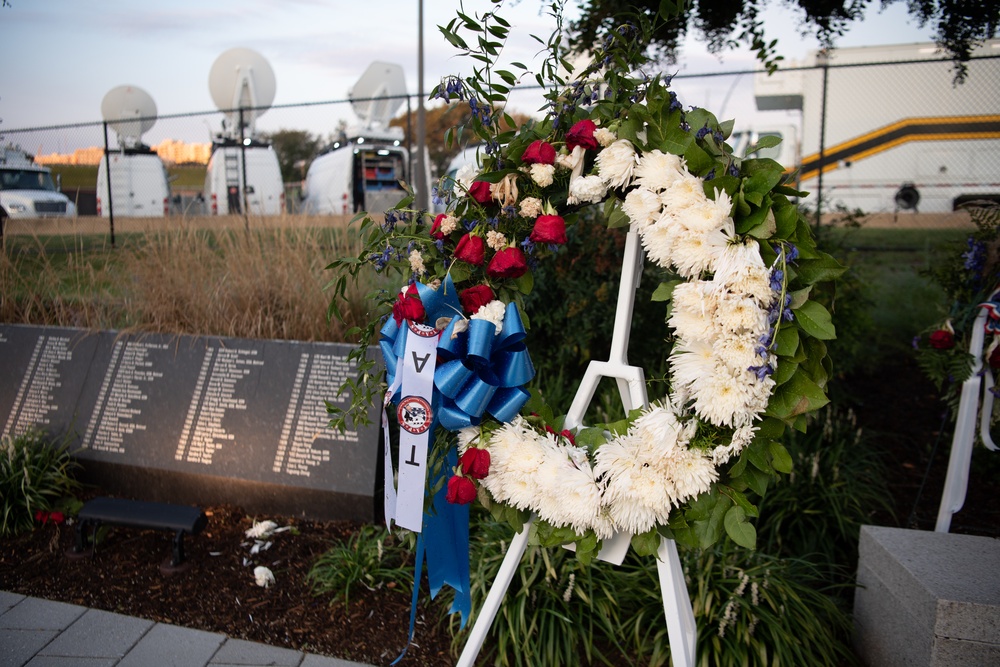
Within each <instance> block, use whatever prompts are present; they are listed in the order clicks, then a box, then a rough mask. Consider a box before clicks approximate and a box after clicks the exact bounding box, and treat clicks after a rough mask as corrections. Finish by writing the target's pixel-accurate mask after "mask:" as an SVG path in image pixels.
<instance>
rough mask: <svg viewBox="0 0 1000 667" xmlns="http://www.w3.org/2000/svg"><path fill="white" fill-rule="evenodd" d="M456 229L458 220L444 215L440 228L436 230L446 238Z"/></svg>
mask: <svg viewBox="0 0 1000 667" xmlns="http://www.w3.org/2000/svg"><path fill="white" fill-rule="evenodd" d="M456 229H458V218H456V217H455V216H453V215H446V216H445V217H443V218H441V226H440V227H439V228H438V230H439V231H440V232H441V233H442V234H444V235H445V236H447V235H448V234H451V233H452V232H453V231H455V230H456Z"/></svg>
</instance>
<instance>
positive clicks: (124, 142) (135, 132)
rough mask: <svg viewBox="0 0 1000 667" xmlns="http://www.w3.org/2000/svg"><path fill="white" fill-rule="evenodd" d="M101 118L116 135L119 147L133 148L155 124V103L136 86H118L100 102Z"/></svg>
mask: <svg viewBox="0 0 1000 667" xmlns="http://www.w3.org/2000/svg"><path fill="white" fill-rule="evenodd" d="M101 116H102V117H103V118H104V120H105V121H107V123H108V126H109V127H110V128H111V129H112V130H114V132H115V134H117V135H118V143H119V144H120V145H121V146H123V147H125V148H135V147H136V146H138V145H139V141H140V139H142V135H143V134H145V133H146V132H148V131H149V128H151V127H153V125H155V124H156V102H154V101H153V98H152V97H150V95H149V93H147V92H146V91H145V90H143V89H142V88H139V87H138V86H118V87H117V88H112V89H111V90H109V91H108V93H107V94H106V95H105V96H104V99H103V100H101Z"/></svg>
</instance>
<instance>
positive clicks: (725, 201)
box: [676, 190, 733, 232]
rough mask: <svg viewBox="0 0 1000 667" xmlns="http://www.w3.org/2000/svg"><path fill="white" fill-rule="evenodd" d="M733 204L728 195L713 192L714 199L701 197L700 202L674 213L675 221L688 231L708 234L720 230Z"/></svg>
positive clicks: (717, 191) (728, 216)
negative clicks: (679, 222)
mask: <svg viewBox="0 0 1000 667" xmlns="http://www.w3.org/2000/svg"><path fill="white" fill-rule="evenodd" d="M732 207H733V204H732V201H731V200H730V199H729V195H727V194H726V193H725V192H721V191H719V190H716V191H715V199H714V200H713V199H709V198H707V197H704V196H702V198H701V201H695V202H692V203H691V205H689V206H685V207H684V208H682V209H680V210H678V211H677V212H676V215H677V219H678V220H680V221H681V223H682V224H683V225H684V226H685V227H687V228H688V229H690V230H693V231H698V232H708V231H713V230H717V229H722V228H723V227H724V226H725V223H726V220H727V219H729V218H730V215H729V214H730V212H731V210H732Z"/></svg>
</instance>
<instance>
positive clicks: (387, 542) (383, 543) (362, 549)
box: [307, 524, 413, 607]
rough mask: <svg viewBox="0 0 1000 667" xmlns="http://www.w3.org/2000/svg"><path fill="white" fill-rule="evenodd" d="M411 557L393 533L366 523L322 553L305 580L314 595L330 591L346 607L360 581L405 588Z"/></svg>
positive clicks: (409, 582)
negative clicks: (344, 540) (348, 537)
mask: <svg viewBox="0 0 1000 667" xmlns="http://www.w3.org/2000/svg"><path fill="white" fill-rule="evenodd" d="M410 560H411V559H410V557H409V551H408V550H407V548H406V547H405V546H404V545H403V544H402V543H401V542H400V540H398V539H397V538H396V537H394V536H393V535H392V533H390V532H389V531H388V530H386V529H385V528H382V527H378V526H374V525H371V524H368V525H365V526H362V527H361V529H360V530H358V531H357V532H355V533H353V534H352V535H351V537H350V539H348V540H347V541H346V542H342V543H340V544H337V545H335V546H333V547H332V548H330V549H329V550H328V551H326V552H325V553H323V554H321V555H320V556H319V557H318V558H317V559H316V560H315V562H314V563H313V565H312V568H311V569H310V570H309V574H308V575H307V580H308V581H309V583H310V586H311V589H312V592H313V595H332V596H333V597H332V599H331V601H330V602H331V604H333V603H334V602H336V601H337V600H341V599H342V600H343V602H344V606H345V607H346V606H348V605H349V604H350V601H351V591H352V589H355V587H356V586H359V585H360V586H364V587H365V588H367V589H368V590H376V589H379V588H382V587H383V586H384V587H385V588H387V589H390V590H397V589H398V590H399V591H400V592H407V589H409V588H410V586H412V583H413V571H412V563H410V562H409V561H410Z"/></svg>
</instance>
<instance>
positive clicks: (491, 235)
mask: <svg viewBox="0 0 1000 667" xmlns="http://www.w3.org/2000/svg"><path fill="white" fill-rule="evenodd" d="M486 245H488V246H489V247H490V248H492V249H493V250H498V251H499V250H503V249H504V248H506V247H507V237H506V236H504V235H503V232H498V231H497V230H495V229H491V230H490V231H488V232H486Z"/></svg>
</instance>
